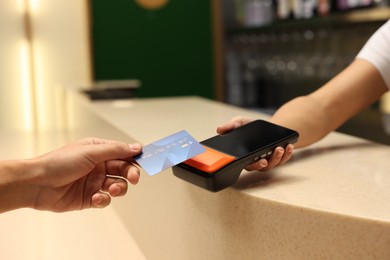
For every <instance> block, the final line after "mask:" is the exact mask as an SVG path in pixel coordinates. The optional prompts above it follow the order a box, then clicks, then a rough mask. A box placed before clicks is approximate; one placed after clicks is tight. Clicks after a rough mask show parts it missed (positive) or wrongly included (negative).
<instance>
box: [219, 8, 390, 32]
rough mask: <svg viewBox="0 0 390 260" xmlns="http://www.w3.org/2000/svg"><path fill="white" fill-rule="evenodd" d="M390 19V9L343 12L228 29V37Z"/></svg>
mask: <svg viewBox="0 0 390 260" xmlns="http://www.w3.org/2000/svg"><path fill="white" fill-rule="evenodd" d="M389 18H390V7H376V8H364V9H357V10H352V11H345V12H334V13H331V14H329V15H327V16H316V17H313V18H310V19H299V20H294V19H289V20H276V21H274V22H272V23H271V24H269V25H264V26H259V27H236V28H228V29H227V30H226V33H227V34H228V35H234V34H241V33H256V32H269V31H280V30H292V29H299V28H307V27H310V28H321V27H324V26H345V25H351V24H359V23H370V22H383V21H386V20H388V19H389Z"/></svg>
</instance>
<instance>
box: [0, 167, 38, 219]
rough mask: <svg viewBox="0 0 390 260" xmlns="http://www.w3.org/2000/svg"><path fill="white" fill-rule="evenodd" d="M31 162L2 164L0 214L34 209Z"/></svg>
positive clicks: (0, 169) (0, 174) (0, 170)
mask: <svg viewBox="0 0 390 260" xmlns="http://www.w3.org/2000/svg"><path fill="white" fill-rule="evenodd" d="M33 165H34V164H33V162H32V161H30V160H9V161H2V162H0V213H3V212H6V211H10V210H14V209H18V208H25V207H33V204H34V198H35V196H34V195H33V194H35V188H34V185H32V183H33V179H34V169H35V167H34V166H33Z"/></svg>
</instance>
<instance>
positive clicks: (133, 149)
mask: <svg viewBox="0 0 390 260" xmlns="http://www.w3.org/2000/svg"><path fill="white" fill-rule="evenodd" d="M129 147H130V150H132V151H135V152H137V151H139V150H140V149H141V145H140V144H138V143H135V144H129Z"/></svg>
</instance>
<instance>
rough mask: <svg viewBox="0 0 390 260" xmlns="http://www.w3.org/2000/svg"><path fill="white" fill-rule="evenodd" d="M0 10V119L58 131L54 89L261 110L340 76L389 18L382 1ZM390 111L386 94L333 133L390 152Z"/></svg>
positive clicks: (221, 1) (75, 3) (119, 2)
mask: <svg viewBox="0 0 390 260" xmlns="http://www.w3.org/2000/svg"><path fill="white" fill-rule="evenodd" d="M0 3H1V6H2V8H1V9H0V20H1V23H0V33H1V35H2V39H1V40H0V55H1V59H0V73H1V76H0V90H1V93H0V108H1V109H0V121H1V124H2V128H4V127H6V128H9V129H28V130H32V131H33V130H35V129H58V128H62V127H65V125H66V122H64V120H65V115H64V113H65V112H64V111H63V110H64V108H63V107H64V106H63V104H64V102H65V101H64V94H63V91H64V87H68V86H71V87H80V88H85V89H89V90H94V89H98V90H101V86H102V85H99V82H106V84H105V85H104V88H105V90H107V89H110V87H111V89H117V88H118V86H120V88H121V90H123V89H126V88H129V89H132V96H131V97H137V98H150V97H164V96H186V95H197V96H202V97H205V98H208V99H213V100H217V101H221V102H225V103H228V104H232V105H235V106H240V107H245V108H248V109H253V110H257V111H261V112H265V113H269V114H271V113H273V111H275V109H277V108H278V107H279V106H281V105H282V104H283V103H285V102H286V101H288V100H290V99H292V98H294V97H296V96H299V95H305V94H308V93H310V92H312V91H313V90H315V89H317V88H319V87H320V86H321V85H322V84H324V83H325V82H326V81H328V80H329V79H330V78H332V77H333V76H334V75H336V74H337V73H338V72H340V71H341V70H342V69H343V68H344V67H346V66H347V65H348V64H349V63H350V62H351V61H352V60H353V59H354V57H355V56H356V54H357V53H358V51H359V50H360V48H361V47H362V46H363V44H364V43H365V42H366V40H367V39H368V38H369V37H370V35H371V34H372V33H373V32H375V30H376V29H377V28H379V27H380V26H381V25H382V24H383V23H385V22H386V21H387V20H388V19H389V18H390V3H389V0H210V1H205V0H186V1H177V0H111V1H98V0H89V1H87V0H85V1H80V0H67V1H64V0H58V1H49V0H15V1H8V0H7V1H6V0H0ZM134 82H135V83H134ZM134 84H135V85H134ZM135 87H136V90H134V88H135ZM111 92H112V91H111ZM122 93H123V96H121V95H122ZM106 94H107V93H106ZM111 94H112V93H111ZM126 95H127V94H126V93H125V92H123V91H121V92H116V94H115V95H111V96H109V97H110V98H126V97H128V96H126ZM103 98H107V96H104V97H103ZM194 109H196V108H194ZM389 114H390V101H389V98H388V95H387V96H385V97H384V98H383V99H382V100H380V101H378V102H377V103H375V104H373V105H372V106H371V107H370V108H368V109H366V110H365V111H363V112H362V113H360V114H359V115H358V116H356V117H354V118H353V119H351V120H350V121H348V122H347V123H346V124H345V125H344V126H342V127H341V128H340V129H339V130H338V131H340V132H345V133H348V134H352V135H356V136H360V137H363V138H367V139H370V140H373V141H376V142H381V143H386V144H390V138H389V135H388V134H387V133H386V127H388V126H387V124H388V122H387V120H388V117H389V116H388V115H389ZM319 120H321V119H319Z"/></svg>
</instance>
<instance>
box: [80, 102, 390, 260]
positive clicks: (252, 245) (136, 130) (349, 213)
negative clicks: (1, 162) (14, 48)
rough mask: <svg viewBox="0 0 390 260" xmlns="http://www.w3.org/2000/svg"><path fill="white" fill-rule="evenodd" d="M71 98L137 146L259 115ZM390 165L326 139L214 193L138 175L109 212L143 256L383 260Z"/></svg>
mask: <svg viewBox="0 0 390 260" xmlns="http://www.w3.org/2000/svg"><path fill="white" fill-rule="evenodd" d="M75 100H78V101H77V102H76V103H80V104H82V107H84V108H86V110H89V111H90V114H89V115H88V116H87V118H89V120H90V121H91V118H93V117H94V116H93V115H95V117H96V118H95V119H94V120H95V123H92V124H96V125H100V126H101V128H102V129H105V128H106V127H103V126H104V125H107V126H112V127H113V129H116V133H115V134H114V136H116V137H118V138H122V139H126V138H129V140H137V141H139V142H141V143H144V144H148V143H150V142H152V141H155V140H158V139H160V138H162V137H164V136H167V135H169V134H172V133H174V132H177V131H179V130H182V129H185V130H187V131H188V132H189V133H191V134H192V135H193V136H194V137H195V138H196V139H198V140H203V139H206V138H209V137H211V136H213V135H215V129H216V127H217V126H218V125H219V124H221V123H224V122H226V121H227V120H229V119H231V118H232V117H233V116H236V115H246V116H251V117H255V118H263V119H264V118H267V116H266V115H264V114H259V113H256V112H253V111H249V110H244V109H240V108H237V107H232V106H227V105H225V104H222V103H218V102H213V101H210V100H206V99H202V98H198V97H182V98H156V99H134V100H121V101H99V102H90V101H89V100H87V99H85V98H83V97H81V98H80V97H77V98H75ZM79 116H80V115H79ZM76 121H78V122H79V123H80V122H81V121H82V122H86V121H88V120H86V119H84V120H76ZM92 121H93V120H92ZM96 133H97V134H99V131H97V132H96ZM103 134H104V133H103ZM389 158H390V147H389V146H384V145H380V144H375V143H372V142H368V141H366V140H362V139H358V138H355V137H351V136H347V135H343V134H339V133H332V134H330V135H328V136H327V137H326V138H325V139H323V140H322V141H320V142H318V143H316V144H315V145H313V146H311V147H309V148H306V149H302V150H297V151H296V152H295V155H294V159H293V160H291V161H290V162H289V163H288V164H286V165H284V166H282V167H277V168H275V169H274V170H272V171H270V172H268V173H258V172H250V173H243V174H241V177H240V179H239V180H238V182H237V183H236V184H235V185H234V187H232V188H228V189H226V190H223V191H221V192H218V193H211V192H209V191H206V190H203V189H201V188H199V187H196V186H194V185H192V184H189V183H187V182H184V181H182V180H180V179H178V178H176V177H175V176H173V175H172V173H171V170H170V169H168V170H166V171H164V172H163V173H161V174H158V175H157V176H154V177H150V176H147V175H146V174H142V176H141V182H140V184H139V185H138V186H137V187H136V188H134V189H131V190H130V191H129V195H128V196H126V198H124V199H123V200H120V201H116V202H115V203H114V207H115V209H116V210H117V212H118V214H119V216H120V217H121V219H122V220H123V221H124V223H125V225H126V227H127V228H128V229H129V230H130V232H131V233H132V234H133V235H134V237H135V239H136V241H137V243H138V244H139V245H140V247H141V249H142V250H143V252H144V253H145V255H146V256H147V257H148V258H150V259H259V258H265V259H286V258H288V259H302V258H309V259H312V258H321V259H322V258H325V259H326V258H333V259H335V258H336V259H346V258H355V259H356V258H360V259H362V258H364V259H370V258H377V259H383V258H390V250H389V249H388V245H389V244H390V207H388V206H387V204H388V202H389V201H390V175H389V166H390V164H389ZM135 223H137V224H135Z"/></svg>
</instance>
